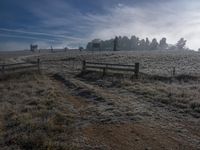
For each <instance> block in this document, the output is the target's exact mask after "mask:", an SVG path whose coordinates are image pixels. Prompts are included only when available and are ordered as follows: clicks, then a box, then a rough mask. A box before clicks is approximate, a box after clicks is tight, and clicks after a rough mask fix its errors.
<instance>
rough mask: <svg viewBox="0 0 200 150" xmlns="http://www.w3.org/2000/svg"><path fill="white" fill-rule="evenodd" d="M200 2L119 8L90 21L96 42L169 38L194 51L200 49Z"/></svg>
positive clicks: (90, 15)
mask: <svg viewBox="0 0 200 150" xmlns="http://www.w3.org/2000/svg"><path fill="white" fill-rule="evenodd" d="M194 5H195V6H200V2H197V1H196V2H195V4H194V3H189V2H181V1H176V2H174V1H173V2H172V1H170V2H164V3H163V2H162V3H159V2H157V3H153V4H152V3H148V4H145V5H143V6H139V7H138V6H127V5H121V4H120V5H119V4H118V5H117V6H116V7H114V8H112V9H110V10H109V13H108V14H106V15H101V14H99V15H93V14H89V15H88V16H87V17H88V20H89V21H90V22H92V24H93V25H94V26H95V29H94V30H93V33H92V34H91V37H92V38H100V39H108V38H111V37H114V36H116V35H126V36H131V35H137V36H139V37H141V38H145V37H150V38H154V37H156V38H158V39H159V38H162V37H167V39H168V41H169V42H170V43H175V42H176V41H177V40H178V39H179V38H181V37H184V38H186V39H187V40H188V46H189V47H190V48H193V49H197V48H198V47H200V45H199V42H198V40H197V39H199V38H200V27H199V25H200V19H198V18H199V16H200V12H199V11H198V9H199V8H198V7H195V6H194Z"/></svg>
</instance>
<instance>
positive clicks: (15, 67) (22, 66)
mask: <svg viewBox="0 0 200 150" xmlns="http://www.w3.org/2000/svg"><path fill="white" fill-rule="evenodd" d="M30 68H37V70H38V72H40V59H39V58H38V59H37V61H36V62H34V63H33V62H32V63H28V62H23V63H13V64H0V70H1V73H2V75H4V74H5V73H6V72H7V71H16V70H22V69H30Z"/></svg>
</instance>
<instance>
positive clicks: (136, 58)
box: [32, 51, 200, 76]
mask: <svg viewBox="0 0 200 150" xmlns="http://www.w3.org/2000/svg"><path fill="white" fill-rule="evenodd" d="M36 57H37V56H35V57H34V58H36ZM40 58H41V60H46V61H47V60H63V62H64V61H74V62H75V64H76V65H79V68H80V65H81V61H82V60H87V61H95V62H107V63H120V64H134V63H135V62H139V63H140V71H141V72H143V73H147V74H153V75H161V76H163V75H164V76H171V75H172V70H173V67H175V70H176V75H180V74H187V75H195V76H198V75H200V53H198V52H194V51H118V52H112V51H110V52H87V51H84V52H79V51H74V52H72V51H68V52H63V53H48V54H42V55H41V56H40ZM32 59H33V58H32Z"/></svg>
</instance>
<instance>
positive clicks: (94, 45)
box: [92, 43, 101, 50]
mask: <svg viewBox="0 0 200 150" xmlns="http://www.w3.org/2000/svg"><path fill="white" fill-rule="evenodd" d="M92 50H101V44H100V43H92Z"/></svg>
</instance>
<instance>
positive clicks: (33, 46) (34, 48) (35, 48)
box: [30, 44, 38, 52]
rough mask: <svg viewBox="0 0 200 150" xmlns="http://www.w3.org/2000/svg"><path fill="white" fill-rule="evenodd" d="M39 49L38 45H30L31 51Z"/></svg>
mask: <svg viewBox="0 0 200 150" xmlns="http://www.w3.org/2000/svg"><path fill="white" fill-rule="evenodd" d="M37 50H38V45H32V44H31V45H30V51H31V52H35V51H37Z"/></svg>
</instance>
